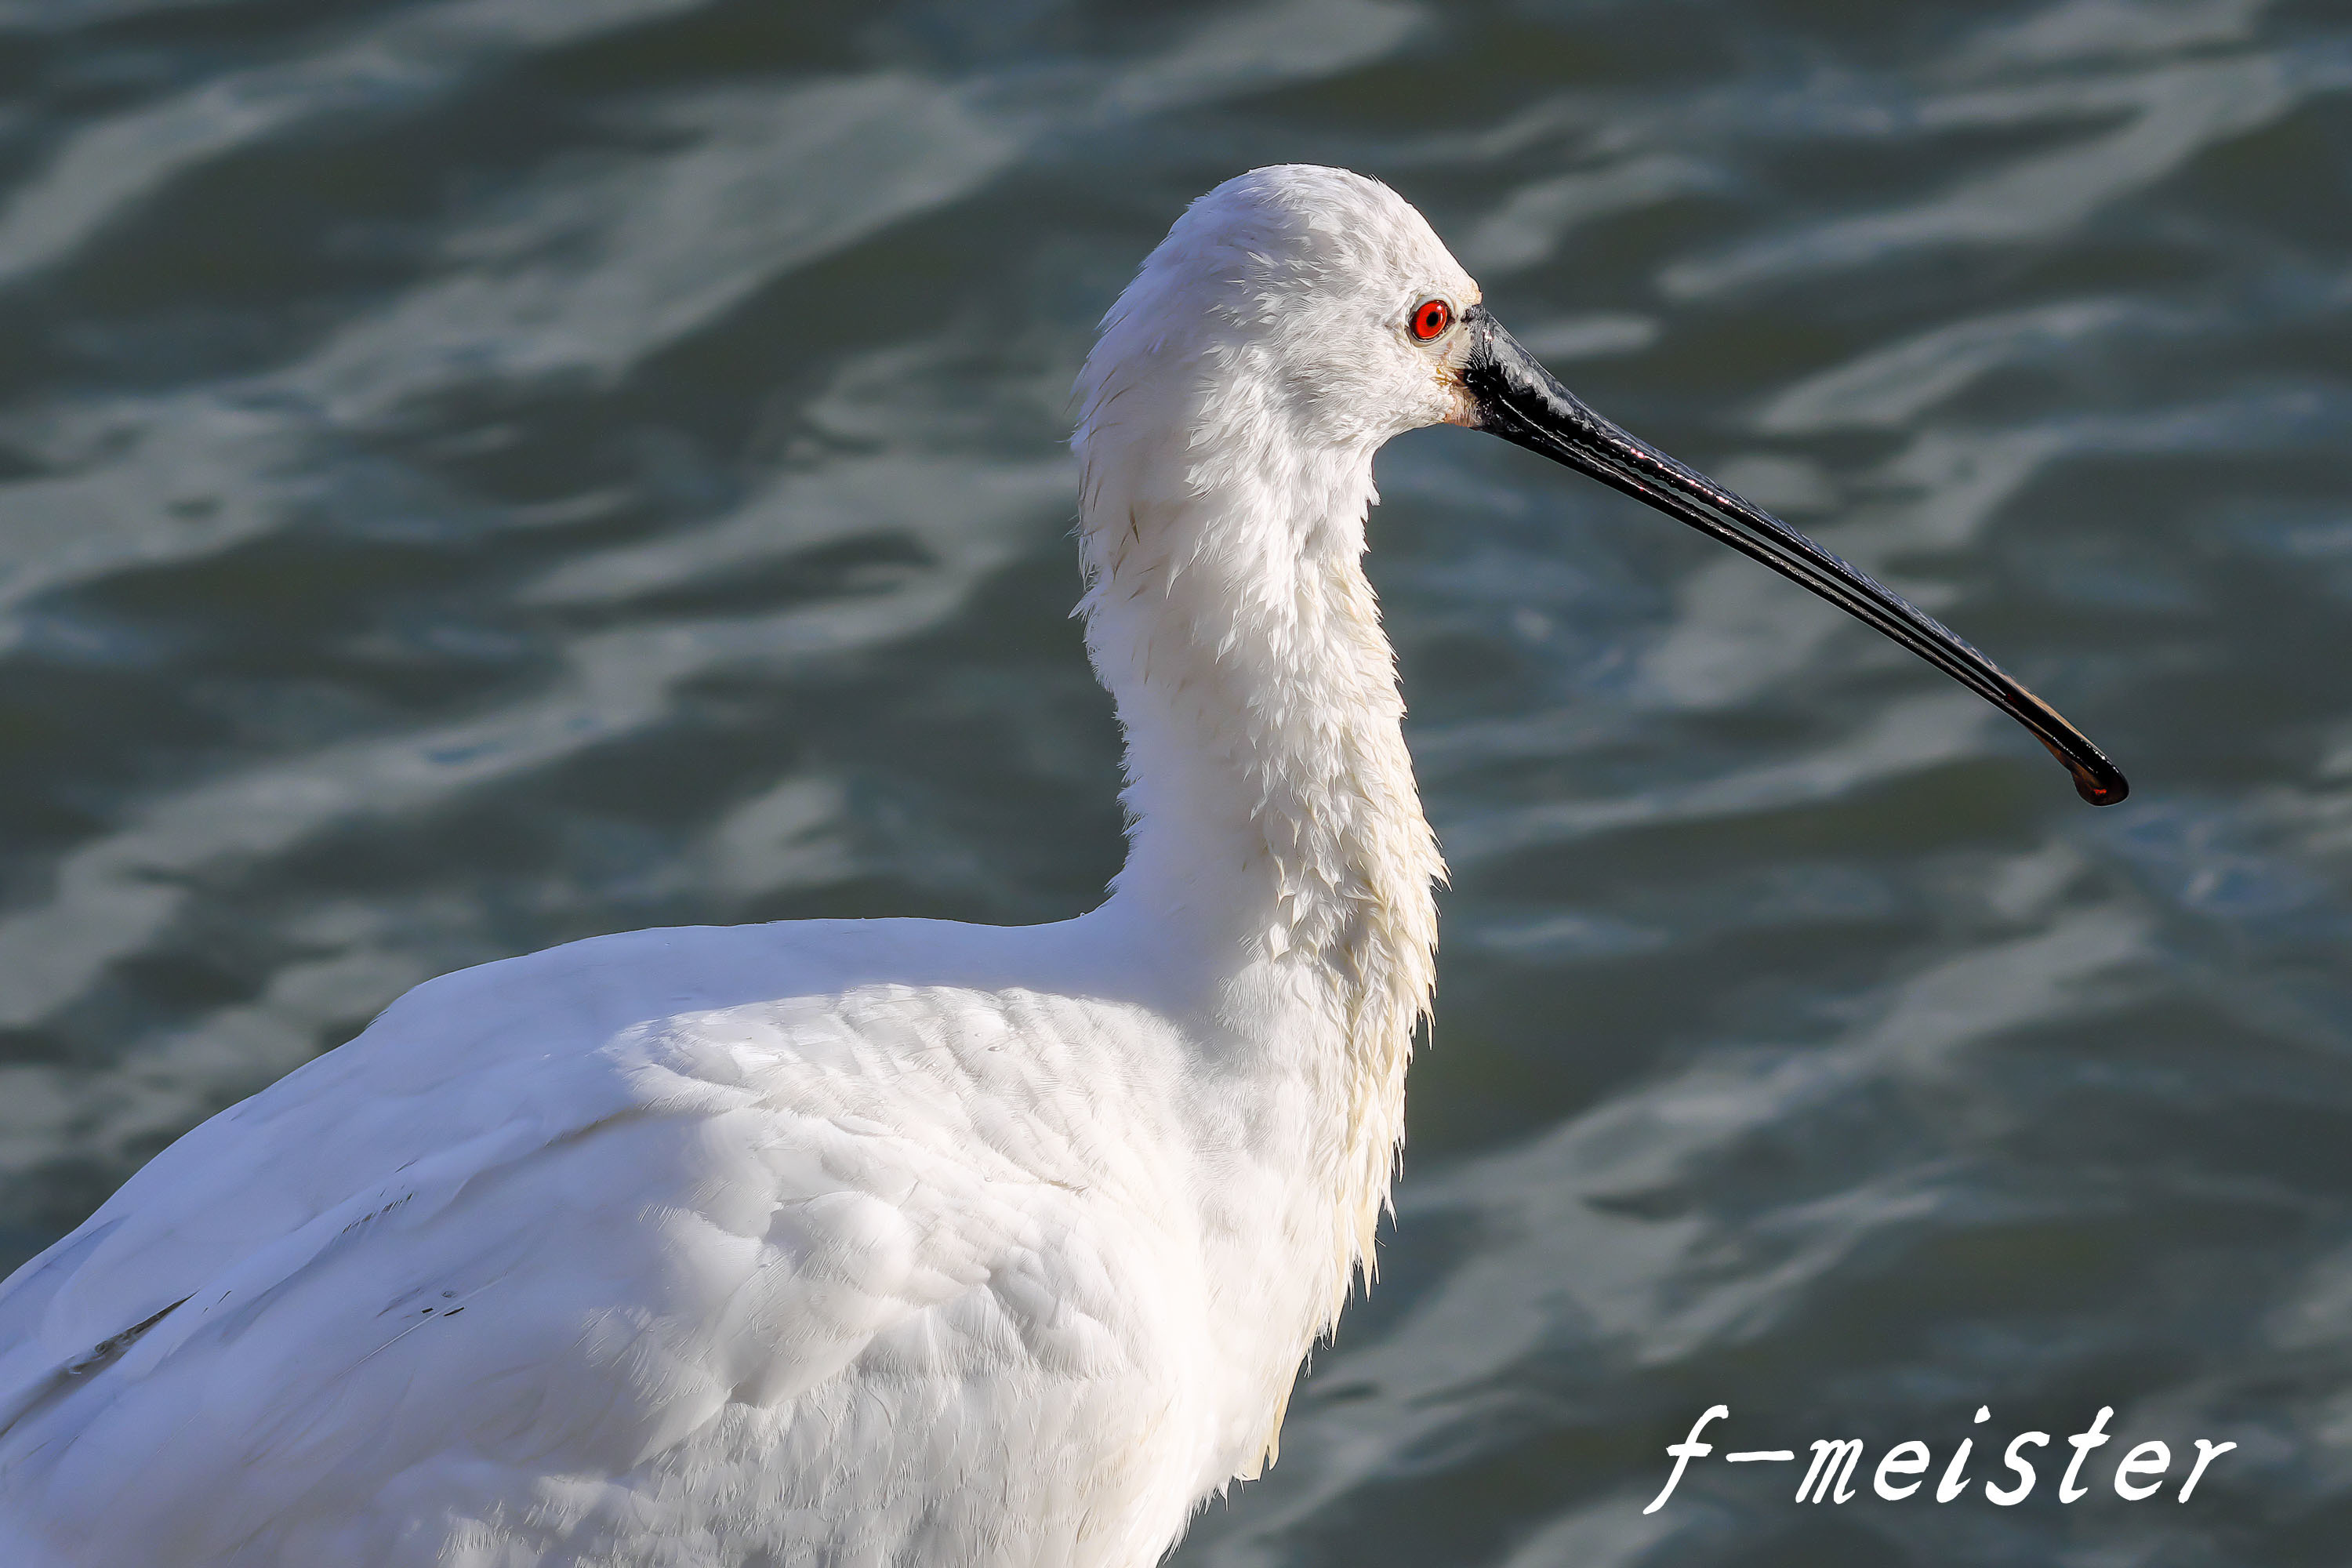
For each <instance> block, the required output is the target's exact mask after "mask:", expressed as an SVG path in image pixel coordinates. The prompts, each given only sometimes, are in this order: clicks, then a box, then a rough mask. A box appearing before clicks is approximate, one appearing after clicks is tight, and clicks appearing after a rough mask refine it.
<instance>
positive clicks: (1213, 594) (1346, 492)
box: [1080, 422, 1444, 1327]
mask: <svg viewBox="0 0 2352 1568" xmlns="http://www.w3.org/2000/svg"><path fill="white" fill-rule="evenodd" d="M1089 434H1092V433H1091V432H1090V433H1089ZM1222 436H1223V433H1222V432H1221V431H1219V430H1218V428H1217V427H1216V426H1215V425H1214V424H1213V422H1211V423H1209V424H1207V425H1206V426H1202V427H1196V430H1195V436H1194V439H1193V440H1192V442H1191V443H1190V444H1189V445H1187V444H1186V443H1184V442H1182V441H1176V442H1169V443H1165V444H1161V445H1159V446H1155V447H1150V448H1148V449H1143V450H1137V449H1135V448H1132V447H1117V446H1114V445H1112V444H1111V443H1110V442H1108V441H1107V440H1105V439H1103V438H1102V437H1100V436H1099V435H1095V436H1094V437H1093V438H1092V439H1091V440H1090V439H1089V436H1088V435H1082V437H1081V440H1080V448H1081V455H1082V457H1083V458H1084V459H1085V468H1086V475H1085V479H1086V483H1085V489H1084V491H1083V495H1084V498H1085V511H1084V516H1083V519H1082V522H1081V533H1082V540H1083V545H1084V552H1085V557H1086V564H1087V577H1088V587H1087V595H1086V598H1085V601H1084V605H1083V609H1084V614H1085V616H1086V620H1087V645H1088V649H1089V652H1090V654H1091V656H1092V658H1093V659H1094V663H1095V668H1096V670H1097V673H1098V674H1099V675H1100V677H1101V678H1102V680H1103V683H1104V684H1105V685H1106V686H1108V688H1109V689H1110V691H1111V694H1112V696H1113V697H1114V698H1115V699H1116V700H1117V701H1118V716H1119V720H1120V722H1121V724H1122V725H1123V726H1124V728H1125V731H1126V736H1127V775H1128V785H1127V790H1126V794H1125V796H1124V799H1125V802H1126V805H1127V807H1128V810H1129V814H1130V816H1131V819H1132V826H1131V829H1130V832H1129V854H1128V861H1127V866H1126V868H1125V869H1124V870H1123V871H1122V872H1121V873H1120V875H1119V878H1118V882H1117V884H1116V885H1115V889H1116V890H1115V894H1114V898H1115V901H1117V902H1119V903H1121V904H1124V905H1127V906H1128V907H1129V909H1130V910H1133V911H1134V912H1135V913H1136V914H1138V915H1139V916H1140V917H1142V918H1143V920H1144V921H1146V922H1147V927H1146V929H1150V930H1153V931H1167V932H1171V933H1175V937H1174V941H1175V946H1176V949H1177V950H1176V951H1173V952H1170V953H1168V954H1167V955H1166V958H1167V960H1168V962H1169V963H1171V965H1181V966H1183V967H1184V968H1185V969H1186V970H1188V971H1190V972H1192V973H1197V974H1199V975H1200V976H1202V980H1203V991H1204V994H1203V998H1202V1005H1204V1006H1205V1007H1206V1008H1208V1009H1210V1010H1211V1011H1212V1012H1213V1013H1214V1014H1215V1015H1217V1016H1218V1022H1219V1032H1220V1033H1221V1034H1222V1035H1223V1037H1226V1038H1230V1039H1236V1040H1238V1041H1240V1042H1241V1043H1242V1046H1243V1049H1242V1050H1241V1052H1240V1053H1239V1054H1240V1055H1242V1056H1244V1058H1250V1059H1248V1060H1247V1061H1246V1062H1245V1063H1244V1069H1245V1070H1249V1071H1253V1072H1256V1073H1259V1074H1261V1075H1262V1076H1265V1077H1266V1078H1268V1079H1272V1080H1274V1082H1275V1083H1276V1092H1279V1093H1281V1094H1284V1095H1286V1096H1291V1095H1295V1096H1296V1097H1297V1100H1298V1102H1299V1103H1300V1104H1302V1105H1303V1106H1304V1107H1305V1108H1306V1110H1305V1114H1304V1119H1305V1121H1307V1125H1306V1126H1302V1127H1299V1128H1297V1134H1296V1135H1297V1139H1298V1142H1300V1143H1301V1144H1303V1146H1302V1147H1300V1148H1298V1149H1297V1151H1296V1153H1297V1158H1298V1159H1299V1160H1300V1161H1302V1162H1304V1163H1306V1164H1307V1167H1308V1169H1307V1170H1306V1171H1302V1172H1300V1173H1299V1175H1300V1176H1301V1177H1302V1178H1303V1179H1305V1180H1307V1181H1308V1182H1310V1183H1311V1184H1312V1185H1313V1186H1314V1187H1315V1188H1316V1189H1318V1190H1319V1192H1321V1193H1322V1194H1326V1195H1327V1202H1328V1209H1327V1210H1326V1211H1325V1212H1326V1213H1327V1214H1328V1219H1329V1222H1330V1225H1331V1230H1332V1234H1331V1237H1330V1238H1329V1239H1330V1242H1331V1245H1332V1246H1333V1247H1334V1248H1335V1254H1334V1257H1333V1263H1334V1265H1335V1267H1334V1268H1333V1269H1332V1272H1331V1277H1330V1279H1328V1282H1323V1283H1320V1284H1318V1290H1325V1289H1328V1300H1321V1301H1318V1303H1317V1304H1316V1305H1315V1308H1314V1310H1315V1311H1317V1312H1319V1313H1320V1314H1322V1317H1323V1319H1324V1321H1328V1317H1329V1316H1331V1315H1333V1314H1336V1312H1337V1310H1338V1307H1339V1302H1340V1300H1343V1299H1344V1295H1345V1291H1346V1289H1347V1285H1348V1281H1349V1277H1350V1275H1351V1273H1352V1270H1353V1268H1354V1266H1355V1265H1356V1264H1357V1263H1358V1261H1359V1260H1360V1259H1361V1258H1364V1257H1365V1256H1366V1255H1367V1254H1368V1253H1369V1251H1370V1243H1371V1233H1372V1227H1373V1226H1374V1224H1375V1222H1376V1221H1377V1219H1378V1216H1379V1213H1380V1209H1381V1205H1382V1204H1383V1203H1384V1202H1385V1200H1386V1198H1387V1194H1388V1191H1389V1182H1390V1177H1391V1172H1392V1170H1393V1167H1394V1162H1395V1148H1396V1144H1397V1141H1398V1139H1399V1138H1400V1137H1401V1136H1402V1124H1403V1108H1404V1069H1405V1062H1406V1058H1407V1057H1408V1055H1409V1054H1410V1051H1411V1048H1412V1038H1413V1035H1414V1033H1415V1031H1416V1028H1417V1026H1419V1023H1420V1021H1421V1019H1422V1017H1423V1013H1424V1011H1425V1009H1426V1007H1427V1005H1428V1000H1429V995H1430V986H1431V981H1432V969H1433V952H1434V949H1435V943H1436V931H1437V926H1436V908H1435V901H1434V899H1433V893H1432V884H1433V881H1434V880H1435V879H1438V878H1439V877H1441V876H1442V875H1443V873H1444V868H1443V866H1442V864H1441V863H1440V861H1439V859H1438V856H1437V848H1436V844H1435V841H1434V840H1433V837H1432V836H1431V833H1430V830H1429V826H1428V824H1427V822H1426V820H1425V819H1424V818H1423V815H1422V809H1421V800H1420V796H1419V794H1418V792H1417V791H1416V789H1415V787H1414V784H1413V777H1412V759H1411V757H1410V755H1409V754H1408V753H1407V752H1406V750H1405V744H1404V738H1403V734H1402V718H1403V703H1402V700H1400V698H1399V695H1398V691H1397V680H1396V669H1395V659H1394V655H1393V653H1392V652H1391V648H1390V646H1389V643H1388V640H1387V638H1386V637H1385V636H1384V635H1383V634H1382V632H1381V625H1380V616H1379V611H1378V607H1377V605H1376V604H1375V601H1374V599H1373V595H1372V591H1371V586H1370V583H1369V582H1367V581H1366V579H1365V576H1364V573H1363V569H1362V565H1361V557H1362V553H1363V543H1364V516H1365V510H1366V508H1367V507H1368V506H1369V505H1370V502H1371V501H1372V500H1374V499H1375V498H1374V496H1373V493H1372V484H1371V447H1370V444H1369V443H1366V444H1364V445H1363V446H1362V447H1360V448H1339V447H1331V448H1325V449H1319V450H1318V449H1317V448H1315V447H1312V446H1311V445H1310V446H1307V447H1304V448H1303V449H1302V448H1301V447H1294V446H1288V445H1286V444H1285V443H1280V442H1271V441H1269V442H1264V443H1261V444H1258V445H1257V446H1256V447H1255V449H1253V448H1252V447H1251V445H1250V444H1248V443H1244V442H1239V441H1234V440H1227V439H1221V437H1222ZM1301 1239H1302V1240H1305V1239H1306V1238H1304V1237H1302V1238H1301ZM1319 1326H1320V1323H1318V1327H1319Z"/></svg>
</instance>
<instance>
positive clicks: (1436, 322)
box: [1411, 300, 1454, 343]
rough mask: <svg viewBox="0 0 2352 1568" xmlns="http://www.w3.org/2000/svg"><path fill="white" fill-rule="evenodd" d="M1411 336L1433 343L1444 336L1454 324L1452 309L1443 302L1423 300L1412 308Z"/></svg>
mask: <svg viewBox="0 0 2352 1568" xmlns="http://www.w3.org/2000/svg"><path fill="white" fill-rule="evenodd" d="M1411 320H1412V335H1413V336H1414V337H1416V338H1419V339H1420V340H1421V341H1422V342H1425V343H1427V342H1436V341H1437V340H1438V339H1439V338H1442V337H1444V335H1445V329H1446V328H1448V327H1450V326H1452V325H1453V324H1454V307H1453V306H1451V305H1449V304H1447V303H1446V302H1445V301H1444V300H1423V301H1422V302H1421V303H1420V304H1418V305H1415V306H1414V307H1413V308H1412V318H1411Z"/></svg>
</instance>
